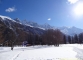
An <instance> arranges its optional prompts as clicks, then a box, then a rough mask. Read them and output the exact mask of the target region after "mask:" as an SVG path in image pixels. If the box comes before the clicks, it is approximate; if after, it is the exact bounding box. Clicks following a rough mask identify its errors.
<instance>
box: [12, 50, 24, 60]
mask: <svg viewBox="0 0 83 60" xmlns="http://www.w3.org/2000/svg"><path fill="white" fill-rule="evenodd" d="M22 52H23V51H20V52H19V53H17V54H16V55H15V56H14V57H12V58H11V59H10V60H16V59H17V57H19V55H20V54H21V53H22Z"/></svg>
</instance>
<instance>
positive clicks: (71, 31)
mask: <svg viewBox="0 0 83 60" xmlns="http://www.w3.org/2000/svg"><path fill="white" fill-rule="evenodd" d="M0 19H1V20H2V21H3V22H4V23H5V24H6V26H8V27H10V28H11V29H13V28H12V27H13V26H14V24H15V23H18V24H20V25H23V26H28V27H30V28H32V29H33V30H32V29H28V30H27V29H26V27H21V28H19V29H23V28H24V30H27V31H32V32H33V31H35V30H34V29H40V30H46V29H59V30H60V31H61V32H62V33H64V34H66V35H74V34H79V33H82V32H83V29H80V28H76V27H54V26H51V25H49V24H48V23H45V24H43V25H39V24H38V23H36V22H31V21H27V20H23V21H22V22H20V20H19V19H18V18H16V19H11V18H10V17H7V16H2V15H0ZM8 23H9V24H8ZM13 30H15V29H13ZM35 32H37V33H38V32H39V31H35Z"/></svg>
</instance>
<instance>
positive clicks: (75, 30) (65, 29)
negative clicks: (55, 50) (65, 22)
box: [58, 26, 83, 35]
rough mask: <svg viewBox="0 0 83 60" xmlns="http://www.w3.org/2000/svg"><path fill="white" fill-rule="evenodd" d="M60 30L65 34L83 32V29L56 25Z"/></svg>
mask: <svg viewBox="0 0 83 60" xmlns="http://www.w3.org/2000/svg"><path fill="white" fill-rule="evenodd" d="M58 29H60V31H61V32H63V33H64V34H66V35H74V34H80V33H82V32H83V29H80V28H76V27H74V26H73V27H58Z"/></svg>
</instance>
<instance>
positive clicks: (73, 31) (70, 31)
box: [26, 21, 83, 36]
mask: <svg viewBox="0 0 83 60" xmlns="http://www.w3.org/2000/svg"><path fill="white" fill-rule="evenodd" d="M26 24H28V25H30V26H33V27H36V28H38V27H40V28H42V29H44V30H46V29H59V30H60V31H61V32H62V33H64V34H66V35H71V36H72V35H74V34H80V33H82V32H83V29H80V28H76V27H74V26H73V27H65V26H64V27H54V26H51V25H49V24H47V23H45V24H43V25H39V24H37V23H35V22H31V21H29V22H28V21H27V23H26Z"/></svg>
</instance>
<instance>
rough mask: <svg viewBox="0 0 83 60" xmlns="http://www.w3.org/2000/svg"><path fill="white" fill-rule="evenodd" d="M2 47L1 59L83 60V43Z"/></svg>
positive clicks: (0, 50) (0, 49) (0, 48)
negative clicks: (56, 45)
mask: <svg viewBox="0 0 83 60" xmlns="http://www.w3.org/2000/svg"><path fill="white" fill-rule="evenodd" d="M10 49H11V48H10V47H0V60H83V45H80V44H79V45H78V44H66V45H60V47H55V46H41V45H39V46H30V47H14V50H13V51H12V50H10Z"/></svg>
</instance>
